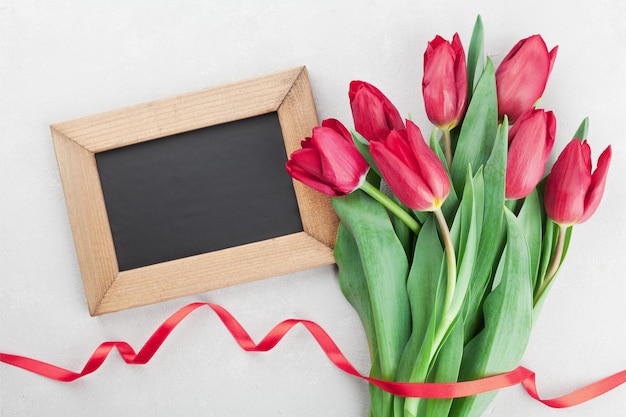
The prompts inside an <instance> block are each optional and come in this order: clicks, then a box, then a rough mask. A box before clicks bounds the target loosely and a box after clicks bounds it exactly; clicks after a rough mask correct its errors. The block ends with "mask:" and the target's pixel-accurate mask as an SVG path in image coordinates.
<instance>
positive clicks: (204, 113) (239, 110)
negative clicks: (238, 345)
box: [51, 67, 338, 315]
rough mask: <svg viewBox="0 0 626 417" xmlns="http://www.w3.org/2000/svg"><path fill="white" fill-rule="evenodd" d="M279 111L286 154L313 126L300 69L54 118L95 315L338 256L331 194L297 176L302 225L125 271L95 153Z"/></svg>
mask: <svg viewBox="0 0 626 417" xmlns="http://www.w3.org/2000/svg"><path fill="white" fill-rule="evenodd" d="M270 112H277V114H278V119H279V122H280V126H281V129H282V133H283V138H284V142H285V150H286V152H287V154H288V155H289V154H291V152H293V151H294V150H296V149H297V148H299V147H300V141H301V140H302V138H304V137H305V136H309V135H310V133H311V129H312V128H313V127H314V126H315V125H317V124H318V120H317V115H316V112H315V105H314V102H313V97H312V94H311V90H310V87H309V81H308V76H307V72H306V68H305V67H300V68H295V69H292V70H288V71H284V72H280V73H275V74H272V75H268V76H265V77H260V78H256V79H251V80H247V81H242V82H238V83H234V84H229V85H225V86H220V87H215V88H210V89H206V90H202V91H198V92H193V93H188V94H183V95H180V96H177V97H173V98H168V99H164V100H159V101H155V102H152V103H146V104H140V105H136V106H132V107H128V108H124V109H119V110H114V111H110V112H107V113H103V114H99V115H93V116H88V117H84V118H81V119H77V120H73V121H69V122H65V123H59V124H54V125H52V126H51V131H52V137H53V141H54V146H55V149H56V153H57V160H58V164H59V170H60V175H61V179H62V183H63V188H64V192H65V198H66V203H67V208H68V214H69V219H70V224H71V227H72V231H73V235H74V242H75V246H76V252H77V257H78V261H79V265H80V270H81V274H82V278H83V284H84V287H85V293H86V296H87V302H88V305H89V311H90V313H91V315H99V314H103V313H108V312H113V311H118V310H122V309H126V308H130V307H135V306H140V305H145V304H150V303H155V302H159V301H164V300H168V299H172V298H175V297H182V296H186V295H191V294H195V293H199V292H204V291H208V290H211V289H215V288H220V287H225V286H229V285H235V284H240V283H244V282H248V281H253V280H257V279H262V278H268V277H272V276H277V275H282V274H286V273H291V272H295V271H298V270H304V269H309V268H313V267H317V266H321V265H327V264H331V263H334V258H333V254H332V247H333V245H334V240H335V236H336V231H337V224H338V221H337V218H336V216H335V214H334V211H333V210H332V207H331V205H330V202H329V199H328V198H327V197H325V196H323V195H322V194H320V193H318V192H316V191H313V190H312V189H310V188H308V187H306V186H304V185H302V184H300V183H298V182H294V188H295V194H296V199H297V202H298V207H299V210H300V216H301V220H302V224H303V229H304V231H303V232H299V233H294V234H290V235H285V236H280V237H277V238H274V239H269V240H266V241H262V242H255V243H251V244H246V245H242V246H238V247H234V248H229V249H224V250H219V251H215V252H210V253H206V254H201V255H197V256H191V257H187V258H182V259H177V260H173V261H168V262H163V263H159V264H155V265H150V266H146V267H141V268H136V269H131V270H128V271H121V272H120V270H119V268H118V265H117V260H116V255H115V248H114V245H113V240H112V234H111V229H110V225H109V222H108V219H107V211H106V208H105V202H104V196H103V192H102V188H101V185H100V179H99V176H98V170H97V166H96V160H95V154H96V153H99V152H104V151H107V150H111V149H116V148H121V147H125V146H129V145H132V144H136V143H140V142H144V141H149V140H153V139H158V138H163V137H167V136H170V135H174V134H177V133H182V132H187V131H191V130H194V129H199V128H203V127H208V126H213V125H217V124H222V123H227V122H231V121H236V120H239V119H244V118H248V117H252V116H257V115H261V114H266V113H270Z"/></svg>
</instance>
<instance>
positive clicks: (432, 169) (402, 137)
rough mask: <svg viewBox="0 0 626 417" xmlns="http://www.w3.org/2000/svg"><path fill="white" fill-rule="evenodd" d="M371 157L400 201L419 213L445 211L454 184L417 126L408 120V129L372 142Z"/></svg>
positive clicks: (395, 131)
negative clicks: (446, 200) (445, 201)
mask: <svg viewBox="0 0 626 417" xmlns="http://www.w3.org/2000/svg"><path fill="white" fill-rule="evenodd" d="M370 153H371V154H372V158H373V159H374V162H376V165H377V166H378V168H379V169H380V171H381V173H382V175H383V177H384V178H385V181H387V184H389V187H390V188H391V190H392V191H393V192H394V193H395V195H396V196H397V197H398V198H399V199H400V201H402V202H403V203H404V204H406V205H407V206H408V207H410V208H412V209H414V210H418V211H434V210H436V209H438V208H439V207H441V204H442V203H443V201H444V200H445V199H446V197H447V196H448V193H449V192H450V180H449V178H448V174H447V172H446V170H445V168H444V166H443V164H442V163H441V161H440V160H439V158H438V157H437V155H436V154H435V153H434V152H433V151H432V150H431V149H430V148H429V147H428V145H427V144H426V142H425V141H424V137H423V136H422V132H421V131H420V129H419V127H417V126H416V125H415V124H414V123H413V122H411V121H410V120H408V121H407V128H406V129H403V130H393V131H391V132H390V133H389V135H387V137H386V138H385V139H383V140H381V141H374V142H371V143H370Z"/></svg>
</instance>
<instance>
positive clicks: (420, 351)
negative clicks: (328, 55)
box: [287, 17, 611, 417]
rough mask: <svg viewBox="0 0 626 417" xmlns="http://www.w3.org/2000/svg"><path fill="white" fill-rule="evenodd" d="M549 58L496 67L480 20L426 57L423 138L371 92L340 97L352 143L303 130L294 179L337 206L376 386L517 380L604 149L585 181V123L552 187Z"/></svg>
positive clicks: (598, 182)
mask: <svg viewBox="0 0 626 417" xmlns="http://www.w3.org/2000/svg"><path fill="white" fill-rule="evenodd" d="M556 52H557V48H554V49H552V50H551V51H548V49H547V47H546V44H545V42H544V41H543V39H542V38H541V36H539V35H535V36H531V37H529V38H526V39H523V40H521V41H519V43H517V45H515V46H514V47H513V49H512V50H511V51H510V52H509V54H508V55H506V57H505V58H504V59H503V61H502V62H501V63H500V65H499V66H498V68H497V69H495V68H494V65H493V63H492V62H491V61H490V60H489V59H488V58H485V56H484V49H483V26H482V22H481V20H480V17H479V18H478V19H477V21H476V25H475V27H474V31H473V33H472V38H471V42H470V46H469V49H468V53H467V58H466V54H465V51H464V49H463V46H462V44H461V41H460V39H459V36H458V34H455V35H454V37H453V38H452V41H451V42H448V41H446V40H444V39H443V38H442V37H440V36H436V37H435V38H434V39H433V40H432V41H431V42H429V43H428V46H427V48H426V52H425V53H424V78H423V81H422V92H423V96H424V103H425V109H426V114H427V116H428V119H429V120H430V121H431V122H432V124H433V125H434V126H435V128H434V129H433V133H432V134H431V135H430V140H429V141H428V142H427V141H425V139H424V137H423V136H422V133H421V130H420V128H419V127H418V126H417V125H416V124H415V123H413V122H412V121H411V120H406V121H404V120H403V119H402V117H401V116H400V114H399V112H398V110H397V109H396V107H395V106H394V105H393V104H392V103H391V101H390V100H389V99H388V98H387V97H386V96H385V95H384V94H383V93H382V92H381V91H380V90H378V89H377V88H376V87H374V86H372V85H371V84H368V83H366V82H362V81H353V82H352V83H351V84H350V91H349V98H350V105H351V109H352V115H353V119H354V130H352V131H351V132H350V131H349V130H348V129H347V128H346V127H345V126H344V125H343V124H342V123H341V122H339V121H338V120H335V119H328V120H324V121H323V122H322V124H321V126H319V127H316V128H314V129H313V132H312V136H311V137H310V138H306V139H305V140H304V141H303V142H302V149H299V150H297V151H295V152H294V153H293V154H292V155H291V158H290V160H289V161H288V162H287V170H288V172H289V173H290V175H291V176H292V177H293V178H295V179H296V180H299V181H301V182H303V183H304V184H306V185H308V186H310V187H312V188H314V189H316V190H318V191H320V192H322V193H325V194H327V195H329V196H331V197H332V204H333V207H334V209H335V211H336V213H337V215H338V217H339V219H340V226H339V230H338V234H337V241H336V245H335V258H336V262H337V265H338V267H339V283H340V286H341V289H342V291H343V293H344V295H345V297H346V299H347V300H348V301H349V302H350V303H351V304H352V305H353V306H354V308H355V310H356V311H357V312H358V314H359V316H360V319H361V321H362V323H363V326H364V329H365V334H366V337H367V340H368V343H369V346H370V352H371V362H372V367H371V371H370V373H371V376H372V377H374V378H378V379H384V380H390V381H408V382H455V381H468V380H474V379H478V378H483V377H486V376H490V375H494V374H499V373H503V372H507V371H510V370H512V369H513V368H514V367H516V366H517V365H518V362H519V360H520V359H521V357H522V354H523V353H524V350H525V348H526V345H527V342H528V339H529V336H530V332H531V328H532V326H533V323H534V321H535V320H536V316H537V314H538V312H539V310H540V308H541V305H542V303H543V301H544V299H545V298H546V294H547V292H548V290H549V289H550V286H551V285H552V283H553V282H554V278H555V276H556V275H557V272H558V270H559V267H560V265H561V263H562V262H563V260H564V258H565V255H566V253H567V249H568V244H569V241H570V237H571V232H572V227H573V226H574V225H576V224H578V223H582V222H584V221H585V220H587V219H588V218H589V217H590V216H591V215H592V214H593V213H594V211H595V210H596V208H597V207H598V205H599V203H600V200H601V198H602V194H603V192H604V188H605V182H606V176H607V171H608V168H609V163H610V159H611V148H610V147H608V148H607V149H606V150H605V151H604V152H602V154H601V155H600V157H599V159H598V162H597V167H596V169H595V171H593V172H592V162H591V150H590V147H589V145H588V143H587V141H586V137H587V127H588V122H587V120H586V119H585V120H584V121H583V123H582V124H581V125H580V128H579V129H578V131H577V132H576V133H575V135H574V139H573V140H571V142H569V144H568V145H567V146H566V147H565V148H564V149H563V151H562V152H561V154H560V155H559V156H558V158H557V159H556V162H555V163H554V165H553V167H552V169H551V172H550V173H549V174H548V175H547V176H546V175H545V170H546V164H547V161H548V158H549V156H550V154H551V151H552V147H553V144H554V140H555V133H556V121H555V116H554V114H553V112H551V111H546V110H544V109H541V108H539V107H538V100H539V98H540V97H541V95H542V94H543V91H544V89H545V86H546V83H547V80H548V76H549V74H550V72H551V69H552V65H553V63H554V60H555V57H556ZM370 387H371V388H370V398H371V406H370V416H372V417H383V416H396V417H398V416H405V417H414V416H448V415H450V416H455V417H462V416H479V415H481V414H482V412H483V411H484V410H485V408H486V407H487V405H488V404H489V403H490V401H491V400H492V399H493V397H494V396H495V392H488V393H485V394H480V395H476V396H472V397H464V398H457V399H454V400H453V399H428V398H403V397H399V396H394V395H392V394H390V393H388V392H386V391H383V390H381V389H379V388H377V387H375V386H372V385H371V386H370Z"/></svg>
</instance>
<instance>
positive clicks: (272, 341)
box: [0, 302, 626, 408]
mask: <svg viewBox="0 0 626 417" xmlns="http://www.w3.org/2000/svg"><path fill="white" fill-rule="evenodd" d="M203 306H207V307H210V308H211V309H212V310H213V311H214V312H215V313H216V314H217V316H218V317H219V318H220V320H221V321H222V323H223V324H224V326H226V328H227V329H228V331H229V332H230V333H231V335H232V336H233V338H234V339H235V340H236V341H237V343H238V344H239V346H241V348H242V349H244V350H245V351H248V352H266V351H268V350H271V349H272V348H274V346H276V345H277V344H278V342H280V341H281V340H282V338H283V337H284V336H285V335H286V334H287V333H288V332H289V331H290V330H291V328H293V327H294V326H296V325H297V324H301V325H303V326H304V327H305V328H306V329H307V330H308V331H309V333H310V334H311V335H312V336H313V338H314V339H315V340H316V341H317V343H318V344H319V346H320V347H321V348H322V350H323V351H324V353H325V354H326V356H327V357H328V358H329V359H330V360H331V362H332V363H333V364H334V365H335V366H337V367H338V368H339V369H341V370H342V371H344V372H346V373H348V374H350V375H353V376H355V377H357V378H360V379H363V380H365V381H367V382H369V383H371V384H373V385H376V386H378V387H379V388H381V389H383V390H385V391H388V392H390V393H391V394H394V395H398V396H403V397H422V398H458V397H467V396H471V395H477V394H482V393H485V392H488V391H494V390H498V389H501V388H507V387H512V386H514V385H518V384H522V385H523V387H524V388H525V390H526V392H527V393H528V394H529V395H530V396H531V397H532V398H534V399H535V400H537V401H539V402H541V403H543V404H545V405H547V406H549V407H553V408H566V407H572V406H575V405H578V404H581V403H583V402H586V401H589V400H592V399H594V398H597V397H599V396H600V395H603V394H605V393H606V392H608V391H610V390H612V389H614V388H616V387H618V386H619V385H622V384H624V383H626V370H623V371H620V372H617V373H615V374H613V375H611V376H609V377H606V378H604V379H601V380H599V381H596V382H594V383H592V384H590V385H587V386H585V387H583V388H581V389H579V390H576V391H574V392H572V393H569V394H567V395H563V396H561V397H557V398H552V399H542V398H540V397H539V394H538V393H537V386H536V384H535V373H534V372H533V371H531V370H529V369H527V368H524V367H523V366H519V367H517V368H515V369H514V370H512V371H510V372H506V373H503V374H499V375H494V376H490V377H486V378H482V379H478V380H474V381H466V382H451V383H410V382H392V381H384V380H380V379H375V378H370V377H367V376H365V375H363V374H361V373H360V372H359V371H357V370H356V368H354V366H352V364H351V363H350V362H349V361H348V359H347V358H346V357H345V356H344V355H343V353H342V352H341V350H340V349H339V347H337V345H336V344H335V342H334V341H333V340H332V339H331V337H330V336H329V335H328V333H326V331H325V330H324V329H322V327H320V326H319V325H318V324H316V323H314V322H312V321H309V320H297V319H288V320H284V321H282V322H281V323H279V324H278V325H276V326H275V327H274V328H273V329H272V330H270V332H269V333H268V334H267V335H266V336H265V337H264V338H263V339H262V340H261V341H260V342H259V343H258V344H257V343H255V342H254V341H253V340H252V338H251V337H250V335H248V333H247V332H246V330H245V329H244V328H243V327H242V326H241V324H240V323H239V322H238V321H237V320H236V319H235V318H234V317H233V316H232V315H231V314H230V313H229V312H228V311H227V310H226V309H224V308H223V307H220V306H219V305H216V304H211V303H200V302H198V303H191V304H188V305H187V306H185V307H183V308H181V309H180V310H178V311H177V312H175V313H174V314H172V315H171V316H170V317H169V318H168V319H167V320H165V321H164V322H163V324H161V325H160V326H159V327H158V328H157V329H156V331H155V332H154V333H153V334H152V336H150V338H149V339H148V340H147V341H146V343H145V344H144V345H143V347H142V348H141V350H139V352H137V353H135V351H134V349H133V348H132V347H131V346H130V345H129V344H128V343H126V342H104V343H102V344H101V345H100V346H98V347H97V348H96V350H95V351H94V352H93V354H92V355H91V357H90V358H89V360H88V361H87V363H86V364H85V366H84V368H83V369H82V371H80V372H73V371H70V370H68V369H64V368H61V367H58V366H55V365H52V364H49V363H46V362H42V361H38V360H36V359H31V358H27V357H24V356H18V355H11V354H8V353H0V362H4V363H7V364H9V365H13V366H17V367H19V368H22V369H25V370H27V371H30V372H34V373H36V374H38V375H41V376H44V377H47V378H51V379H54V380H57V381H62V382H70V381H74V380H76V379H78V378H81V377H83V376H85V375H88V374H90V373H92V372H94V371H96V370H97V369H98V368H99V367H100V365H102V364H103V363H104V361H105V360H106V358H107V356H108V355H109V353H110V352H111V351H112V350H113V349H114V348H115V349H117V350H118V352H119V353H120V355H121V356H122V358H123V359H124V361H125V362H126V363H127V364H132V365H143V364H146V363H147V362H148V361H149V360H150V359H151V358H152V356H154V354H155V353H156V351H157V350H158V349H159V347H160V346H161V344H163V342H164V341H165V339H167V337H168V336H169V334H170V333H171V332H172V330H174V328H175V327H176V326H177V325H178V324H179V323H180V322H181V321H182V320H183V319H184V318H185V317H187V316H188V315H189V314H190V313H191V312H193V311H195V310H196V309H198V308H200V307H203Z"/></svg>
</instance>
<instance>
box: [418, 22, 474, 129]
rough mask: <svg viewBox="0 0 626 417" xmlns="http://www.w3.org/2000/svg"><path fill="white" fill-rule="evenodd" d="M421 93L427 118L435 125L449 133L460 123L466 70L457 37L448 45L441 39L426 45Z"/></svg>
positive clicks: (464, 93) (439, 37) (465, 86)
mask: <svg viewBox="0 0 626 417" xmlns="http://www.w3.org/2000/svg"><path fill="white" fill-rule="evenodd" d="M422 94H423V95H424V105H425V107H426V115H427V116H428V119H429V120H430V121H431V122H432V123H433V124H434V125H435V126H437V127H438V128H440V129H442V130H450V129H452V128H454V127H455V126H456V125H457V124H458V123H459V121H460V120H461V118H462V117H463V114H464V112H465V106H466V104H467V68H466V63H465V51H464V50H463V45H462V44H461V39H460V38H459V35H458V34H456V33H455V34H454V36H453V38H452V42H451V43H450V42H448V41H446V40H445V39H443V38H442V37H441V36H436V37H435V39H433V40H432V41H430V42H428V47H427V48H426V52H425V53H424V78H423V79H422Z"/></svg>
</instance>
